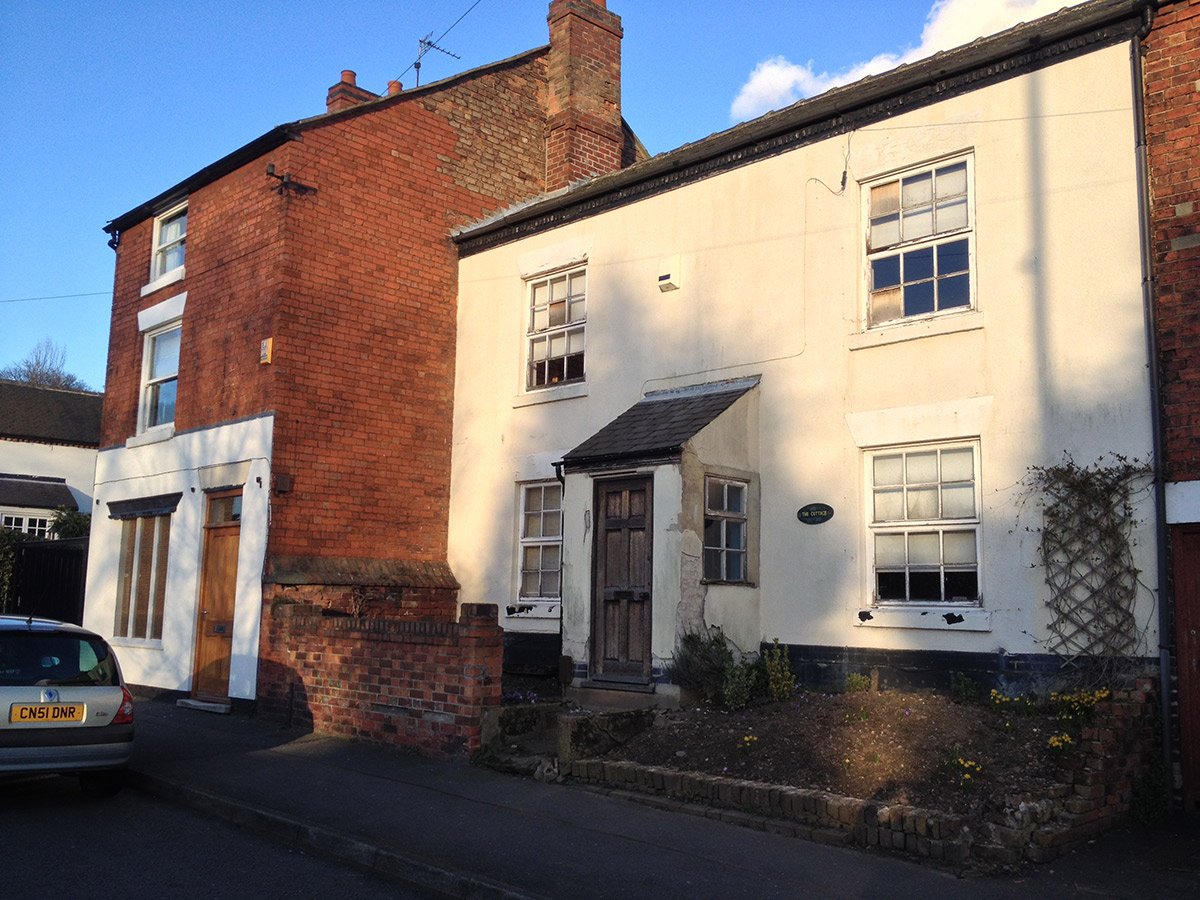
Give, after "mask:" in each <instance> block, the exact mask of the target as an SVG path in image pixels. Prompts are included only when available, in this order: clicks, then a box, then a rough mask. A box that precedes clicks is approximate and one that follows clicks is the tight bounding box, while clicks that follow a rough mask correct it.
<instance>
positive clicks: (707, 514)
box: [700, 473, 751, 585]
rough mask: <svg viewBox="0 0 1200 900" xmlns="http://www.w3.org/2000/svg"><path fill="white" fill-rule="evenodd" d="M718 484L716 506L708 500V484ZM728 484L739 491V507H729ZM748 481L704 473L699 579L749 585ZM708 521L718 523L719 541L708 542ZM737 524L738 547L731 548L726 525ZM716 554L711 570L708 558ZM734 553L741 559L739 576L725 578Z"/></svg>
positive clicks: (715, 582) (714, 582)
mask: <svg viewBox="0 0 1200 900" xmlns="http://www.w3.org/2000/svg"><path fill="white" fill-rule="evenodd" d="M714 484H719V485H721V486H722V488H723V490H722V502H723V504H724V506H723V507H722V508H720V509H718V508H716V507H713V506H712V505H710V503H709V499H710V485H714ZM730 487H737V488H739V489H740V490H741V494H742V508H741V510H731V509H729V494H728V490H729V488H730ZM750 488H751V485H750V480H749V479H748V478H738V477H735V476H730V475H719V474H715V473H706V474H705V476H704V530H703V535H702V538H701V560H700V573H701V578H702V580H703V581H704V582H705V583H706V584H743V585H744V584H750V583H751V578H750V497H751V492H750ZM710 523H712V524H715V525H717V526H718V531H719V535H720V540H719V543H710V531H709V525H710ZM731 523H732V524H740V525H741V531H742V546H741V547H734V546H730V543H729V525H730V524H731ZM712 553H715V554H716V557H715V558H716V560H717V563H718V566H717V570H716V571H715V572H714V571H711V570H710V565H709V561H710V559H712V558H713V557H712V556H710V554H712ZM731 554H735V555H736V556H737V557H738V558H740V560H741V574H740V577H733V578H731V577H729V559H730V555H731Z"/></svg>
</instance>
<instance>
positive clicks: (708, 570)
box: [704, 550, 721, 581]
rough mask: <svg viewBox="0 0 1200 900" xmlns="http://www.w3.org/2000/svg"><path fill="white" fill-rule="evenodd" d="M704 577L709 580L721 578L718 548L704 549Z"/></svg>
mask: <svg viewBox="0 0 1200 900" xmlns="http://www.w3.org/2000/svg"><path fill="white" fill-rule="evenodd" d="M704 577H705V578H707V579H709V580H711V581H717V580H719V579H720V578H721V551H720V550H705V551H704Z"/></svg>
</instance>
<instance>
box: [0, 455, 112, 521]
mask: <svg viewBox="0 0 1200 900" xmlns="http://www.w3.org/2000/svg"><path fill="white" fill-rule="evenodd" d="M95 471H96V450H95V449H94V448H90V447H64V446H61V445H58V444H37V443H32V442H30V441H6V440H0V472H6V473H8V474H9V475H42V476H48V477H51V478H65V479H66V482H67V488H68V489H69V490H70V491H71V496H72V497H74V498H75V503H76V504H78V506H79V509H80V511H81V512H87V511H88V510H89V509H91V506H92V479H93V476H94V474H95Z"/></svg>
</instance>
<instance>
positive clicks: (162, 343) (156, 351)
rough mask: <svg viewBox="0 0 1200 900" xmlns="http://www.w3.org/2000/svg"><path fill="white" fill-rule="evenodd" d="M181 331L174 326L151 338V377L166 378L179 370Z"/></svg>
mask: <svg viewBox="0 0 1200 900" xmlns="http://www.w3.org/2000/svg"><path fill="white" fill-rule="evenodd" d="M179 333H180V329H178V328H172V329H171V330H170V331H164V332H163V333H162V334H159V335H155V336H154V337H152V338H151V339H150V345H151V350H150V377H151V378H164V377H166V376H167V375H174V374H175V373H176V372H178V371H179Z"/></svg>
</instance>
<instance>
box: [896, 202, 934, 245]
mask: <svg viewBox="0 0 1200 900" xmlns="http://www.w3.org/2000/svg"><path fill="white" fill-rule="evenodd" d="M902 233H903V237H904V240H906V241H911V240H913V239H914V238H923V237H929V235H931V234H933V207H932V206H926V207H924V208H922V209H916V210H913V211H912V212H910V213H906V214H905V216H904V227H903V229H902Z"/></svg>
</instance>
